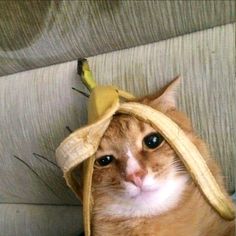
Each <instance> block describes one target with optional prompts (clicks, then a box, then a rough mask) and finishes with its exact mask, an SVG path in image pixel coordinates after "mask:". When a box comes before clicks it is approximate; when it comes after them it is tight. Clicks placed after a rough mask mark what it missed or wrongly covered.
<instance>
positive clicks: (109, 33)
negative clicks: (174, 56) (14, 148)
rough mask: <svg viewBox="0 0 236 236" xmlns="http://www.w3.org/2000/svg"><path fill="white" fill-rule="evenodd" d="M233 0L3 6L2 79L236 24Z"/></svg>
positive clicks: (0, 18) (105, 0) (0, 5)
mask: <svg viewBox="0 0 236 236" xmlns="http://www.w3.org/2000/svg"><path fill="white" fill-rule="evenodd" d="M235 9H236V3H235V1H234V0H224V1H215V0H207V1H205V0H200V1H185V0H167V1H156V0H146V1H139V0H136V1H135V0H132V1H110V0H102V1H88V0H80V1H67V0H64V1H52V0H51V1H18V0H15V1H14V0H13V1H0V31H1V37H0V60H1V63H0V75H6V74H10V73H15V72H18V71H23V70H27V69H32V68H36V67H43V66H48V65H50V64H55V63H59V62H65V61H69V60H73V59H77V58H81V57H88V56H94V55H97V54H101V53H104V52H109V51H114V50H119V49H124V48H129V47H133V46H137V45H143V44H148V43H151V42H157V41H160V40H165V39H167V38H172V37H175V36H178V35H183V34H187V33H191V32H196V31H199V30H204V29H207V28H211V27H214V26H217V25H223V24H227V23H231V22H236V12H235Z"/></svg>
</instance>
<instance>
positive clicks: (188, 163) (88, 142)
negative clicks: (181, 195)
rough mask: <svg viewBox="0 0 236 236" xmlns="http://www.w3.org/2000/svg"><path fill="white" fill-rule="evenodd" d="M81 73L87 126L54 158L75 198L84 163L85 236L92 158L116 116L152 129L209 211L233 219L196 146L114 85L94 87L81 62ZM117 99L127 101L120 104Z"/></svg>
mask: <svg viewBox="0 0 236 236" xmlns="http://www.w3.org/2000/svg"><path fill="white" fill-rule="evenodd" d="M81 70H82V74H81V76H82V81H84V83H85V85H86V86H87V87H88V89H89V90H90V91H91V95H90V97H89V101H88V125H87V126H85V127H83V128H81V129H78V130H76V131H75V132H73V133H72V134H71V135H70V136H69V137H67V138H66V139H65V140H64V141H63V142H62V143H61V144H60V146H59V147H58V148H57V150H56V159H57V163H58V165H59V166H60V168H61V169H62V170H63V173H64V177H65V179H66V182H67V184H68V186H69V187H70V188H71V189H72V190H73V191H74V193H75V194H76V195H77V196H78V197H79V195H78V188H79V186H78V184H77V183H76V181H75V180H74V179H73V177H72V173H73V170H74V169H75V168H76V167H77V166H78V165H80V164H81V163H83V173H84V176H83V177H84V178H83V180H84V182H83V216H84V230H85V235H86V236H90V235H91V229H90V222H91V213H92V207H93V199H92V175H93V165H94V159H95V158H94V155H95V153H96V150H97V148H98V146H99V143H100V140H101V138H102V136H103V134H104V133H105V131H106V129H107V127H108V126H109V124H110V122H111V120H112V117H113V115H114V114H115V113H124V114H129V115H132V116H135V117H137V118H138V119H140V120H143V121H144V122H147V123H150V124H151V125H152V126H153V127H155V128H156V129H157V131H158V132H160V133H161V134H162V135H163V137H164V138H165V140H166V141H167V142H168V143H169V144H170V146H171V147H172V148H173V149H174V150H175V152H176V153H177V154H178V157H179V158H180V159H181V161H182V162H183V163H184V165H185V167H186V168H187V170H188V171H189V173H190V175H191V177H192V179H193V180H194V182H195V183H196V185H197V186H198V187H199V189H200V190H201V192H202V194H203V195H204V196H205V198H206V200H207V202H208V203H209V204H210V205H211V206H212V208H213V209H215V211H216V212H217V213H218V214H219V215H220V216H221V217H223V218H224V219H225V220H233V219H234V218H235V210H234V205H233V204H232V203H231V201H230V200H229V198H228V197H227V195H226V193H225V192H224V191H223V190H222V189H221V188H220V186H219V185H218V183H217V182H216V180H215V178H214V176H213V175H212V173H211V171H210V170H209V168H208V166H207V164H206V162H205V160H204V158H203V157H202V156H201V154H200V152H199V151H198V149H197V147H196V146H195V145H194V144H193V143H192V142H191V141H190V139H189V138H188V137H187V136H186V134H185V133H184V132H183V131H182V130H181V128H180V127H179V126H178V125H177V124H176V123H175V122H173V121H172V120H171V119H170V118H169V117H167V116H166V115H164V114H163V113H161V112H159V111H157V110H155V109H153V108H151V107H149V106H147V105H142V104H139V103H135V102H132V100H133V99H134V98H135V97H134V96H133V95H131V94H129V93H127V92H125V91H122V90H119V89H117V88H116V87H114V86H97V85H96V83H95V82H94V80H93V77H92V74H91V71H90V69H89V66H88V63H87V61H86V60H84V61H82V63H81ZM120 98H123V99H125V100H127V101H129V102H123V103H121V102H120Z"/></svg>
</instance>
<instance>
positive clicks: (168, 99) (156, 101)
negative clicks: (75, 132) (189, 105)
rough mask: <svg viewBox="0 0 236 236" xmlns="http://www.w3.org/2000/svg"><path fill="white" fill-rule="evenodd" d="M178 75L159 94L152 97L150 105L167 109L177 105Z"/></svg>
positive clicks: (163, 109)
mask: <svg viewBox="0 0 236 236" xmlns="http://www.w3.org/2000/svg"><path fill="white" fill-rule="evenodd" d="M180 80H181V79H180V76H177V77H176V78H175V79H174V80H172V82H170V83H169V84H168V85H167V86H166V87H165V88H164V89H163V90H162V91H161V93H160V94H159V96H156V97H152V100H151V101H150V106H152V107H154V108H157V109H160V110H162V111H167V110H169V109H174V108H176V106H177V90H178V88H179V85H180Z"/></svg>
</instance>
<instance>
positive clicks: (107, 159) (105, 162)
mask: <svg viewBox="0 0 236 236" xmlns="http://www.w3.org/2000/svg"><path fill="white" fill-rule="evenodd" d="M113 159H114V157H113V156H112V155H105V156H102V157H100V158H99V159H97V163H98V164H99V165H100V166H107V165H109V164H110V163H111V162H112V161H113Z"/></svg>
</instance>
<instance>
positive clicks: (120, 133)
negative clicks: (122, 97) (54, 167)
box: [92, 80, 234, 236]
mask: <svg viewBox="0 0 236 236" xmlns="http://www.w3.org/2000/svg"><path fill="white" fill-rule="evenodd" d="M177 85H178V81H177V80H175V81H174V82H172V83H171V84H170V85H169V86H168V87H167V88H166V89H165V90H164V92H163V93H162V94H161V95H160V96H158V97H146V98H143V99H140V100H138V102H140V103H144V104H147V105H150V106H151V107H153V108H155V109H157V110H159V111H161V112H163V113H165V114H166V115H167V116H169V117H170V118H171V119H172V120H173V121H175V122H176V123H177V124H178V125H179V126H180V127H181V128H182V129H183V130H184V131H185V133H186V134H187V135H188V137H189V138H190V139H191V140H192V142H193V143H194V144H195V145H196V146H197V147H198V149H199V151H200V152H201V154H202V155H203V157H204V158H205V159H206V162H207V164H208V166H209V168H210V170H211V171H212V173H213V175H214V176H215V178H216V179H217V181H218V183H219V184H220V185H221V187H222V189H224V184H223V181H222V176H221V172H220V170H219V169H218V167H217V165H216V163H215V161H214V160H213V159H212V158H211V157H210V155H209V153H208V150H207V148H206V146H205V144H204V142H203V141H202V140H201V139H200V138H199V137H198V136H197V135H196V134H195V133H194V131H193V130H192V126H191V124H190V121H189V120H188V118H187V117H186V116H185V115H184V114H183V113H181V112H179V111H177V109H176V102H175V89H176V87H177ZM93 188H94V191H93V197H94V201H95V205H94V209H93V220H92V235H94V236H144V235H146V236H231V235H234V222H233V221H231V222H229V221H225V220H224V219H222V218H221V217H220V216H219V215H218V214H217V213H216V212H215V211H214V210H213V209H212V208H211V207H210V206H209V205H208V204H207V202H206V201H205V199H204V198H203V196H202V194H201V193H200V192H199V189H198V188H197V187H196V185H195V184H194V183H193V181H192V179H191V177H190V176H189V174H188V172H187V171H186V169H185V167H184V165H183V164H182V163H181V161H180V160H179V158H178V156H177V155H176V153H175V152H174V151H173V150H172V148H171V147H170V146H169V145H168V143H167V142H166V141H165V140H164V139H163V137H162V136H161V135H160V134H159V133H158V132H157V131H156V130H154V129H153V128H152V127H151V126H150V125H149V124H146V123H144V122H142V121H140V120H137V119H136V118H134V117H132V116H129V115H124V114H117V115H115V116H114V118H113V120H112V122H111V124H110V126H109V127H108V129H107V131H106V132H105V135H104V136H103V138H102V140H101V143H100V146H99V148H98V151H97V153H96V162H95V167H94V175H93Z"/></svg>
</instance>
